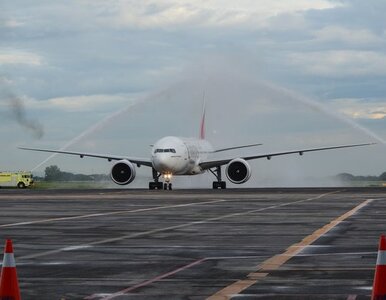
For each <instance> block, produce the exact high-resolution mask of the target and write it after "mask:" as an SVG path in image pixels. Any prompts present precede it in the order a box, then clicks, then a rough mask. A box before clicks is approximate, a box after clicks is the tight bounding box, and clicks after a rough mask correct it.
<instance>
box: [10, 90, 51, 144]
mask: <svg viewBox="0 0 386 300" xmlns="http://www.w3.org/2000/svg"><path fill="white" fill-rule="evenodd" d="M9 101H10V108H11V113H12V117H13V118H14V119H15V121H16V122H17V123H18V124H19V125H21V126H22V127H24V128H26V129H27V130H28V131H29V132H30V133H31V134H32V135H33V137H34V138H36V139H40V138H42V136H43V135H44V130H43V125H42V124H40V123H39V122H38V121H37V120H34V119H31V118H29V117H28V116H27V113H26V109H25V107H24V103H23V101H22V99H20V98H19V97H16V96H10V97H9Z"/></svg>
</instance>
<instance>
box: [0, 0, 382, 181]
mask: <svg viewBox="0 0 386 300" xmlns="http://www.w3.org/2000/svg"><path fill="white" fill-rule="evenodd" d="M384 11H386V2H384V1H376V0H370V1H359V0H351V1H348V0H339V1H335V0H287V1H279V0H269V1H268V0H253V1H252V0H240V1H237V3H236V2H235V1H228V0H221V1H220V0H213V1H201V0H197V1H187V0H178V1H177V0H164V1H150V0H144V1H129V0H115V1H113V0H111V1H108V0H103V1H101V0H100V1H99V0H80V1H79V0H78V1H71V0H69V1H48V0H47V1H44V0H38V1H19V0H12V1H11V0H3V1H1V3H0V117H1V121H2V126H1V127H0V139H1V141H2V142H1V145H2V147H1V154H2V155H0V169H1V170H31V169H34V168H35V167H36V166H38V165H39V164H41V163H42V162H43V161H44V160H45V159H46V158H47V157H48V156H49V155H48V154H44V153H33V152H26V151H22V150H18V149H17V147H18V146H31V147H44V148H53V149H58V148H62V147H65V146H66V147H67V149H69V150H80V151H87V152H96V153H112V154H122V155H125V156H140V157H149V155H150V145H151V144H153V143H154V142H155V141H156V140H157V139H158V138H161V137H162V136H166V135H177V136H198V131H199V122H200V114H201V108H202V102H203V98H205V101H206V105H207V122H206V125H207V138H208V139H209V141H211V142H212V143H213V145H214V147H215V148H216V147H217V148H218V147H228V146H234V145H237V144H239V143H255V142H261V143H263V144H264V145H263V146H261V147H259V148H255V149H245V150H243V152H242V153H239V152H236V153H235V152H231V153H228V154H227V155H231V156H234V155H236V156H237V155H244V154H247V155H249V154H251V153H256V152H258V153H265V152H268V151H282V150H292V149H299V148H307V147H323V146H331V145H340V144H347V143H362V142H378V145H376V146H371V147H367V148H361V149H349V150H338V151H330V152H328V153H327V152H323V153H312V154H309V155H305V156H303V157H301V158H299V157H297V156H291V157H289V156H288V157H280V158H277V159H273V160H271V161H269V162H268V161H266V160H258V161H254V162H252V163H251V165H252V167H253V176H252V178H251V181H250V182H249V183H248V184H249V185H250V186H265V185H290V186H292V185H294V186H299V185H307V184H308V180H309V179H310V178H318V179H317V180H316V182H317V183H318V182H319V183H320V184H327V185H328V184H330V183H329V182H326V183H325V182H322V180H321V178H323V177H325V176H331V175H335V174H338V173H341V172H349V173H352V174H355V175H379V174H381V173H382V172H384V171H386V157H385V155H384V153H385V146H384V145H382V143H381V141H382V140H383V139H386V126H385V125H386V93H385V92H386V85H385V84H384V83H385V82H386V21H385V18H384ZM52 164H56V165H58V166H59V167H60V169H61V170H64V171H68V172H74V173H77V172H80V173H86V174H90V173H106V174H107V173H108V172H109V170H110V169H111V163H109V162H107V161H104V160H96V159H86V158H85V159H82V160H81V159H79V158H77V157H63V156H55V157H54V158H52V159H50V160H49V161H47V162H46V163H44V164H42V165H40V166H39V167H38V168H37V169H36V172H37V173H42V172H44V169H45V167H47V166H49V165H52ZM150 173H151V172H150V170H148V169H146V168H141V170H140V171H139V172H138V179H139V180H138V183H137V184H138V185H139V186H141V185H144V186H145V185H146V184H147V182H148V180H149V178H150ZM178 180H179V183H180V184H186V185H189V184H192V185H204V186H206V185H208V186H210V185H209V184H207V183H206V181H208V180H210V181H211V180H212V179H211V177H210V176H203V177H202V178H182V179H178ZM314 182H315V181H314Z"/></svg>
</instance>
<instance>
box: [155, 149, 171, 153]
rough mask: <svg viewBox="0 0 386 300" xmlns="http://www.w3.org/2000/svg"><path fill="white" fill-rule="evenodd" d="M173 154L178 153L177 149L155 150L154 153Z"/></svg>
mask: <svg viewBox="0 0 386 300" xmlns="http://www.w3.org/2000/svg"><path fill="white" fill-rule="evenodd" d="M163 152H171V153H176V149H155V151H154V153H163Z"/></svg>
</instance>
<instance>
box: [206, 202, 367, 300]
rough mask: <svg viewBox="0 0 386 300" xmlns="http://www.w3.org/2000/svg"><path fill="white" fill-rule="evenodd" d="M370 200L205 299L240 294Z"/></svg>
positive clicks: (215, 299)
mask: <svg viewBox="0 0 386 300" xmlns="http://www.w3.org/2000/svg"><path fill="white" fill-rule="evenodd" d="M372 201H373V199H367V200H365V201H364V202H362V203H361V204H359V205H357V206H356V207H354V208H353V209H351V210H350V211H348V212H346V213H345V214H343V215H341V216H340V217H338V218H336V219H335V220H333V221H331V222H330V223H328V224H327V225H325V226H323V227H321V228H319V229H317V230H316V231H314V232H313V233H312V234H310V235H308V236H306V237H305V238H304V239H303V240H302V241H301V242H299V243H296V244H294V245H292V246H290V247H289V248H287V250H286V251H285V252H284V253H282V254H278V255H275V256H273V257H271V258H269V259H267V260H266V261H264V262H263V263H261V264H260V265H259V268H258V269H257V270H256V272H253V273H250V274H248V276H247V279H245V280H239V281H236V282H235V283H233V284H231V285H229V286H227V287H225V288H223V289H222V290H220V291H218V292H217V293H215V294H213V295H212V296H210V297H208V298H207V300H224V299H230V298H232V297H233V296H235V295H237V294H240V293H241V292H242V291H244V290H245V289H247V288H249V287H250V286H252V285H254V284H256V283H257V282H258V280H259V279H261V278H264V277H266V276H267V275H269V272H271V271H274V270H277V269H279V268H280V267H281V266H282V265H283V264H285V263H286V262H287V261H288V260H290V259H291V258H292V257H294V256H296V255H297V254H299V253H300V252H301V251H302V250H303V249H304V248H306V247H307V246H309V245H310V244H312V243H313V242H315V241H316V240H317V239H319V238H320V237H321V236H323V235H325V234H326V233H327V232H329V231H330V230H331V229H333V228H334V227H336V226H337V225H338V224H339V223H341V222H342V221H344V220H345V219H347V218H349V217H351V216H352V215H353V214H355V213H356V212H357V211H359V210H360V209H361V208H363V207H365V206H366V205H368V204H369V203H370V202H372Z"/></svg>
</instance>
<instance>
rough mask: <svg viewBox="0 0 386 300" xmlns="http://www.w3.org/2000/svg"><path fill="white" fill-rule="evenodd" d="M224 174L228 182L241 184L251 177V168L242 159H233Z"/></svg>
mask: <svg viewBox="0 0 386 300" xmlns="http://www.w3.org/2000/svg"><path fill="white" fill-rule="evenodd" d="M225 173H226V175H227V177H228V179H229V181H230V182H233V183H236V184H241V183H244V182H247V181H248V180H249V178H250V177H251V167H250V166H249V164H248V163H247V162H246V161H245V160H244V159H242V158H235V159H234V160H232V161H230V162H229V164H228V165H227V167H226V170H225Z"/></svg>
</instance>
